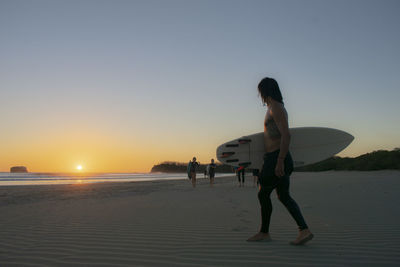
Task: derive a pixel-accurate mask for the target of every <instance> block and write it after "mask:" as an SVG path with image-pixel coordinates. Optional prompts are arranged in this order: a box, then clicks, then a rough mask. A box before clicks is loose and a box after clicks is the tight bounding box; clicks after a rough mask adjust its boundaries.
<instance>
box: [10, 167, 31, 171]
mask: <svg viewBox="0 0 400 267" xmlns="http://www.w3.org/2000/svg"><path fill="white" fill-rule="evenodd" d="M10 172H28V169H27V168H26V167H25V166H14V167H11V168H10Z"/></svg>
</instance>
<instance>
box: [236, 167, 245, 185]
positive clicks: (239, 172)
mask: <svg viewBox="0 0 400 267" xmlns="http://www.w3.org/2000/svg"><path fill="white" fill-rule="evenodd" d="M237 176H238V180H239V183H240V176H242V183H244V168H243V169H241V170H240V171H238V172H237Z"/></svg>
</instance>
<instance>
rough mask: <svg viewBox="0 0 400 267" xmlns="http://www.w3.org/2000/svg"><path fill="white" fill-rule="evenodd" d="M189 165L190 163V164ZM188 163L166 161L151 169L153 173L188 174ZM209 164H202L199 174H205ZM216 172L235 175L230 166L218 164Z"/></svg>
mask: <svg viewBox="0 0 400 267" xmlns="http://www.w3.org/2000/svg"><path fill="white" fill-rule="evenodd" d="M188 163H189V162H188ZM188 163H182V162H173V161H166V162H162V163H160V164H157V165H154V166H153V168H151V172H165V173H177V172H187V165H188ZM207 165H208V164H200V167H199V169H198V172H201V173H204V171H205V170H206V168H207ZM216 165H217V167H216V168H215V172H218V173H233V169H232V167H231V166H229V165H223V164H216Z"/></svg>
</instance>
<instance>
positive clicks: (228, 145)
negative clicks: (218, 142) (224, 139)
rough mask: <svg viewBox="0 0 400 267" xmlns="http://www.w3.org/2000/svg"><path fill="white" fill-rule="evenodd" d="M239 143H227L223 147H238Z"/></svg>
mask: <svg viewBox="0 0 400 267" xmlns="http://www.w3.org/2000/svg"><path fill="white" fill-rule="evenodd" d="M238 146H239V144H227V145H225V147H238Z"/></svg>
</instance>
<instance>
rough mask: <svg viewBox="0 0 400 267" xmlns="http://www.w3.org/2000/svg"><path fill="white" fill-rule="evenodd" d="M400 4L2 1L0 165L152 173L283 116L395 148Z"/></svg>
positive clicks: (360, 143)
mask: <svg viewBox="0 0 400 267" xmlns="http://www.w3.org/2000/svg"><path fill="white" fill-rule="evenodd" d="M399 13H400V2H399V1H396V0H394V1H389V0H384V1H379V0H376V1H367V0H360V1H356V0H350V1H348V0H343V1H342V0H335V1H328V0H326V1H319V0H315V1H310V0H303V1H287V0H283V1H281V0H280V1H256V0H246V1H245V0H243V1H235V0H232V1H224V0H217V1H216V0H213V1H207V0H201V1H200V0H198V1H195V0H181V1H176V0H168V1H167V0H165V1H164V0H159V1H153V0H143V1H134V0H132V1H121V0H116V1H101V0H96V1H89V0H79V1H76V0H75V1H74V0H69V1H60V0H47V1H43V0H36V1H19V0H0V171H9V168H10V167H11V166H14V165H24V166H27V167H28V170H30V171H36V172H70V171H74V170H75V168H76V166H77V165H82V167H83V169H84V170H85V171H90V172H148V171H150V169H151V167H152V166H153V165H154V164H157V163H160V162H163V161H179V162H188V161H189V160H190V159H191V158H192V157H193V156H196V157H197V159H198V160H199V161H200V162H201V163H208V162H210V159H211V158H215V150H216V147H217V146H218V145H220V144H222V143H224V142H226V141H228V140H231V139H235V138H238V137H240V136H243V135H248V134H252V133H256V132H261V131H263V120H264V116H265V111H266V107H264V106H263V105H262V103H261V100H260V98H259V97H258V92H257V84H258V83H259V81H260V80H261V79H262V78H263V77H265V76H268V77H273V78H275V79H276V80H277V81H278V83H279V85H280V88H281V90H282V94H283V97H284V102H285V107H286V109H287V111H288V113H289V126H290V127H303V126H320V127H331V128H337V129H340V130H344V131H346V132H348V133H350V134H352V135H353V136H354V137H355V140H354V141H353V143H352V144H351V145H350V146H349V147H348V148H346V149H345V150H344V151H343V152H341V153H340V154H339V156H351V157H353V156H358V155H360V154H363V153H367V152H371V151H374V150H379V149H388V150H391V149H393V148H396V147H400V144H399V140H400V119H399V115H400V112H399V111H400V108H399V104H398V102H399V99H400V90H399V89H400V88H399V87H400V86H399V84H400V31H399V26H400V16H399V15H398V14H399Z"/></svg>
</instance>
